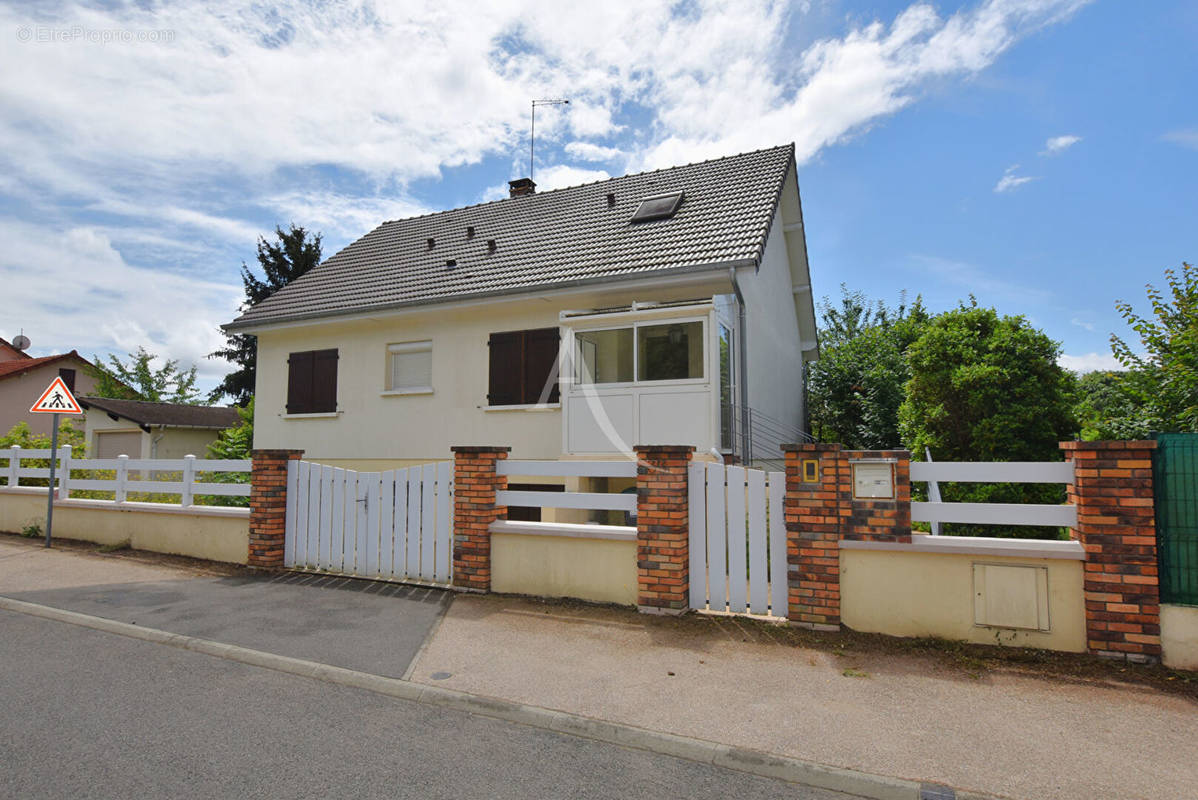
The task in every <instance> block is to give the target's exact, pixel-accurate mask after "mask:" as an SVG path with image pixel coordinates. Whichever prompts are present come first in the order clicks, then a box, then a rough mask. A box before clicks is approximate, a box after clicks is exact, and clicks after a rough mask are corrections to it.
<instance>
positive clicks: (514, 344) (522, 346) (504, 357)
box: [487, 328, 561, 406]
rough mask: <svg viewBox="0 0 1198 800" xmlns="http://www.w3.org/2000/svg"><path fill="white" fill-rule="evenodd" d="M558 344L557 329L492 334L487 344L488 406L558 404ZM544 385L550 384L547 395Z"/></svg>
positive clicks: (559, 394)
mask: <svg viewBox="0 0 1198 800" xmlns="http://www.w3.org/2000/svg"><path fill="white" fill-rule="evenodd" d="M560 343H561V332H560V331H559V330H558V329H557V328H538V329H535V330H528V331H507V332H504V333H493V334H491V338H490V340H489V341H488V342H487V345H488V347H489V349H490V351H491V352H490V370H489V377H490V380H489V383H488V389H487V404H488V405H492V406H515V405H533V404H535V403H541V402H545V403H556V402H558V401H559V400H560V399H561V392H560V390H559V388H558V381H557V354H558V347H559V346H560ZM551 380H552V383H551V384H550V381H551ZM546 384H550V385H549V391H548V393H547V394H546V393H545V387H546ZM542 394H545V397H542Z"/></svg>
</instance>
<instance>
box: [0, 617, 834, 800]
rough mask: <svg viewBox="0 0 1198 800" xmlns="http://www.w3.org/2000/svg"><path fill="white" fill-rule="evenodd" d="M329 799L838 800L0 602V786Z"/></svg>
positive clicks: (24, 790)
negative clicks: (1, 608) (7, 607)
mask: <svg viewBox="0 0 1198 800" xmlns="http://www.w3.org/2000/svg"><path fill="white" fill-rule="evenodd" d="M335 796H340V797H355V798H358V797H362V798H372V797H379V798H384V797H385V798H487V799H488V800H490V799H491V798H496V799H499V798H538V800H539V799H540V798H559V797H560V798H646V800H648V799H649V798H652V800H663V798H688V800H690V799H692V798H708V797H710V798H727V797H736V798H737V800H755V799H756V798H783V797H785V798H803V799H804V800H847V798H848V796H847V795H843V794H838V793H835V792H827V791H823V790H817V789H809V788H805V787H799V786H794V785H792V784H786V783H782V782H778V781H772V780H768V779H764V778H759V777H755V776H750V775H746V774H743V773H739V772H734V771H731V770H725V769H721V768H717V767H712V766H708V765H703V764H696V763H693V762H688V761H683V760H680V759H675V758H671V757H668V756H661V755H657V754H652V753H646V752H642V751H637V750H629V749H625V748H621V747H617V746H614V745H609V744H603V743H599V742H594V741H590V740H587V739H580V738H575V737H571V736H565V735H562V734H557V733H553V732H551V731H545V730H540V729H535V728H529V727H525V726H522V725H516V724H512V723H507V722H502V721H498V720H493V719H486V718H482V717H476V716H473V715H470V714H466V713H462V712H456V711H450V710H446V709H440V708H436V707H431V706H425V705H419V704H415V703H410V702H406V701H402V700H396V699H393V698H387V697H382V696H379V695H375V694H372V693H369V692H365V691H360V690H355V689H347V688H344V687H339V686H333V685H330V684H326V683H321V682H319V681H314V680H309V679H305V678H299V677H296V676H292V675H286V674H282V673H277V672H273V671H270V670H265V669H258V668H255V667H249V666H246V665H243V664H238V663H234V662H229V661H225V660H222V659H217V658H212V657H209V656H205V655H201V654H198V653H191V652H187V651H183V650H177V649H175V648H170V647H164V646H162V645H157V644H153V643H149V642H142V641H138V640H133V639H128V638H125V637H122V636H115V635H112V634H107V633H100V632H97V631H92V630H87V629H84V628H78V627H75V626H72V625H67V624H63V623H59V622H53V621H49V620H43V619H38V618H34V617H30V616H25V615H23V614H17V613H11V612H0V797H14V798H16V797H19V798H23V800H29V799H31V798H43V797H44V798H61V797H78V798H88V797H97V798H101V797H102V798H124V797H130V798H138V800H146V799H147V798H158V797H213V798H238V799H239V800H240V798H247V797H287V798H328V797H335Z"/></svg>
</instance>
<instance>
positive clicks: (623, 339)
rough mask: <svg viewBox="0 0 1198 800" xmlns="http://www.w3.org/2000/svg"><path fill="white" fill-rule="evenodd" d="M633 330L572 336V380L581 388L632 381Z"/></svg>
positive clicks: (621, 329) (581, 333)
mask: <svg viewBox="0 0 1198 800" xmlns="http://www.w3.org/2000/svg"><path fill="white" fill-rule="evenodd" d="M632 353H633V349H632V328H616V329H613V330H605V331H578V332H577V333H575V334H574V363H575V364H576V365H577V366H576V368H575V370H576V373H577V374H576V375H575V378H576V380H577V381H578V383H580V384H590V383H628V382H631V381H632V378H633V373H632Z"/></svg>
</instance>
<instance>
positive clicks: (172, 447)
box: [149, 428, 220, 458]
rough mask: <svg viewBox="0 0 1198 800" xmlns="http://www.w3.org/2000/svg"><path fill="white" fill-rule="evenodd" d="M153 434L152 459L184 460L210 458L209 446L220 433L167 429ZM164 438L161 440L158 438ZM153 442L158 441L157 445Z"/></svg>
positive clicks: (156, 430)
mask: <svg viewBox="0 0 1198 800" xmlns="http://www.w3.org/2000/svg"><path fill="white" fill-rule="evenodd" d="M151 430H152V431H153V432H152V433H151V434H150V436H151V440H152V441H151V444H150V456H149V457H150V458H183V456H195V457H196V458H208V445H210V444H212V443H213V442H215V441H216V437H217V436H218V435H219V434H220V431H211V430H201V429H198V428H167V429H165V430H163V431H160V430H158V429H157V428H153V429H151ZM159 436H161V437H162V438H161V439H159V438H158V437H159ZM153 440H157V444H155V443H154V441H153Z"/></svg>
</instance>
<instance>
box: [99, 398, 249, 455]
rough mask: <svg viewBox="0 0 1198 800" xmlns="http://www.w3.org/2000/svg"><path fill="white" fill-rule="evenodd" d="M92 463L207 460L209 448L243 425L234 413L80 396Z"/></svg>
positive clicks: (173, 404)
mask: <svg viewBox="0 0 1198 800" xmlns="http://www.w3.org/2000/svg"><path fill="white" fill-rule="evenodd" d="M78 400H79V405H80V406H82V407H83V410H84V411H85V412H86V417H85V421H84V429H83V431H84V437H85V438H84V441H86V442H87V452H88V455H89V456H90V457H92V458H116V457H117V456H120V455H126V456H129V457H130V458H182V457H183V456H186V455H193V456H196V457H197V458H206V457H207V452H208V445H210V444H212V443H213V442H214V441H216V437H217V435H218V434H219V433H220V432H221V431H222V430H224V429H225V428H231V427H233V426H234V425H237V424H238V422H240V418H239V417H238V415H237V409H235V408H221V407H218V406H192V405H185V404H182V403H152V402H148V401H145V400H114V399H112V398H109V397H80V398H78Z"/></svg>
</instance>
